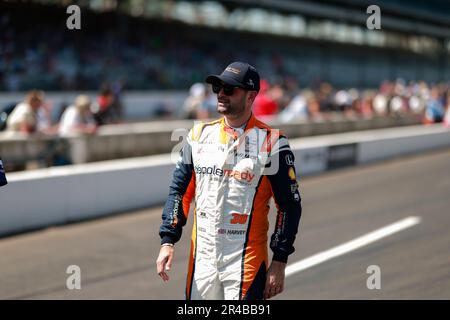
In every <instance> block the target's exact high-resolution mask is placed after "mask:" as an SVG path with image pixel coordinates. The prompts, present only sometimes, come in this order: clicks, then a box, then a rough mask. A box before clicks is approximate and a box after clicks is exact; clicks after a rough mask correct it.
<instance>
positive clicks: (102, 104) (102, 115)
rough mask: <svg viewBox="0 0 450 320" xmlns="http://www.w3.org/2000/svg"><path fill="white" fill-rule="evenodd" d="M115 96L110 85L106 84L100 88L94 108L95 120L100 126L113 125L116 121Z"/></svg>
mask: <svg viewBox="0 0 450 320" xmlns="http://www.w3.org/2000/svg"><path fill="white" fill-rule="evenodd" d="M114 102H115V96H114V94H113V91H112V90H111V86H110V85H109V83H107V82H105V83H103V84H102V86H101V88H100V94H99V96H98V97H97V103H96V104H94V106H93V110H92V111H93V115H94V119H95V121H96V122H97V124H98V125H104V124H108V123H112V122H113V119H114Z"/></svg>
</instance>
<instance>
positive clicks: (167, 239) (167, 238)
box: [161, 236, 176, 244]
mask: <svg viewBox="0 0 450 320" xmlns="http://www.w3.org/2000/svg"><path fill="white" fill-rule="evenodd" d="M175 242H176V241H175V240H174V239H173V238H172V237H171V236H164V237H162V238H161V244H164V243H171V244H175Z"/></svg>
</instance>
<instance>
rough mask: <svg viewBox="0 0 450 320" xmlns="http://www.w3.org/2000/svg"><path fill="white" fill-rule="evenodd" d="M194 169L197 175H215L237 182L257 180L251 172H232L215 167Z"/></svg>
mask: <svg viewBox="0 0 450 320" xmlns="http://www.w3.org/2000/svg"><path fill="white" fill-rule="evenodd" d="M194 169H195V173H197V174H213V175H215V176H219V177H223V176H225V177H231V178H234V179H236V180H244V181H246V182H252V180H253V178H255V175H254V174H252V173H251V172H249V171H246V172H240V171H237V170H231V169H220V168H217V167H216V166H214V167H200V166H196V167H195V168H194Z"/></svg>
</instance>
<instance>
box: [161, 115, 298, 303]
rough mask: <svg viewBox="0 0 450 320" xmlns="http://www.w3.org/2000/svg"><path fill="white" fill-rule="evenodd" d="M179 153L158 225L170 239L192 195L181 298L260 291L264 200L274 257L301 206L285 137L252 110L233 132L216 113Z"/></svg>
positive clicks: (287, 246) (285, 247)
mask: <svg viewBox="0 0 450 320" xmlns="http://www.w3.org/2000/svg"><path fill="white" fill-rule="evenodd" d="M180 154H181V156H180V159H179V160H178V162H177V165H176V168H175V170H174V173H173V179H172V183H171V185H170V193H169V197H168V199H167V202H166V205H165V207H164V210H163V214H162V220H163V221H162V225H161V228H160V232H159V233H160V236H161V239H162V240H161V243H167V242H170V243H175V242H177V241H178V240H179V239H180V237H181V232H182V227H183V226H184V225H185V224H186V219H187V215H188V213H189V208H190V203H191V200H192V199H193V198H194V199H195V211H194V212H195V216H194V227H193V230H192V240H191V252H190V259H189V267H188V276H187V285H186V298H187V299H226V300H229V299H230V300H235V299H263V292H264V286H265V281H266V272H267V268H268V252H267V232H268V228H269V223H268V212H269V200H270V199H271V197H272V196H273V197H274V200H275V203H276V206H277V219H276V225H275V230H274V233H273V235H272V237H271V243H270V247H271V249H272V251H273V260H276V261H282V262H287V259H288V255H289V254H291V253H292V252H294V247H293V243H294V240H295V236H296V233H297V229H298V225H299V221H300V216H301V210H302V209H301V199H300V194H299V191H298V185H297V181H296V174H295V168H294V155H293V154H292V151H291V149H290V147H289V144H288V141H287V139H286V137H285V136H283V135H281V134H278V131H277V130H274V129H271V128H270V127H269V126H267V125H266V124H264V123H262V122H260V121H259V120H257V119H256V118H255V117H254V116H253V115H252V116H251V118H250V120H249V121H248V122H247V125H246V127H245V132H244V133H243V134H241V135H240V136H238V135H237V134H236V132H235V131H234V130H233V129H232V128H230V127H228V126H227V125H226V124H225V121H224V119H223V118H222V119H219V120H217V121H213V122H211V123H206V124H204V123H202V124H198V125H195V126H194V127H193V128H192V130H191V131H190V132H189V135H188V137H187V139H186V143H185V144H184V146H183V149H182V150H181V153H180Z"/></svg>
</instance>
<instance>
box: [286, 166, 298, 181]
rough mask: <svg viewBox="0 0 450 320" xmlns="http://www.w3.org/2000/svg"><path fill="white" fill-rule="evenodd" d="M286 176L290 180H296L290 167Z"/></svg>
mask: <svg viewBox="0 0 450 320" xmlns="http://www.w3.org/2000/svg"><path fill="white" fill-rule="evenodd" d="M288 175H289V178H291V180H297V177H296V176H295V171H294V168H293V167H290V168H289V170H288Z"/></svg>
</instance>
